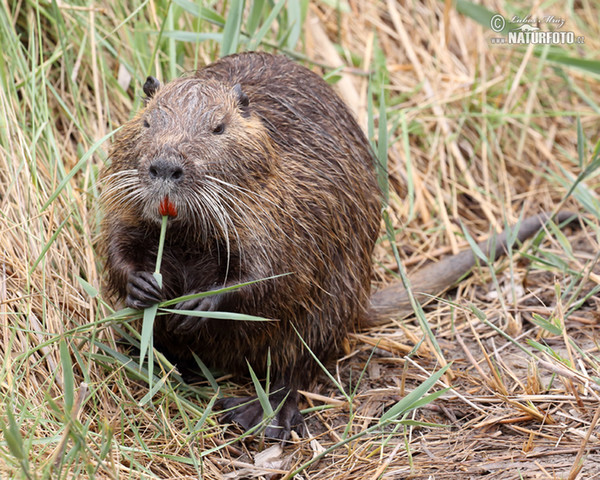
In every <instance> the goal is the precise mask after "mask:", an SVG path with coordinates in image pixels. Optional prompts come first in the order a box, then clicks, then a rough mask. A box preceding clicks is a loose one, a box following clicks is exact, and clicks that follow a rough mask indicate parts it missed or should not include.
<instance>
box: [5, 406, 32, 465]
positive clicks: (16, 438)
mask: <svg viewBox="0 0 600 480" xmlns="http://www.w3.org/2000/svg"><path fill="white" fill-rule="evenodd" d="M6 417H7V418H8V425H6V424H5V423H4V422H2V421H0V429H1V430H2V432H3V433H4V439H5V440H6V444H7V445H8V449H9V450H10V453H12V455H13V456H14V457H15V458H17V459H19V460H25V458H26V457H25V449H24V448H23V437H22V436H21V431H20V430H19V426H18V425H17V422H16V420H15V416H14V414H13V410H12V406H11V405H10V404H7V405H6Z"/></svg>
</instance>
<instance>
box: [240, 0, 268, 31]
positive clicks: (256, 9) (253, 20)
mask: <svg viewBox="0 0 600 480" xmlns="http://www.w3.org/2000/svg"><path fill="white" fill-rule="evenodd" d="M264 8H265V1H264V0H254V1H253V2H252V6H251V7H250V13H249V14H248V18H247V19H246V32H247V33H248V35H249V36H250V38H252V37H253V35H254V32H256V29H257V28H258V24H259V23H260V19H261V17H262V13H263V10H264ZM271 13H273V12H272V11H271Z"/></svg>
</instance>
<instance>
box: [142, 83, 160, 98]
mask: <svg viewBox="0 0 600 480" xmlns="http://www.w3.org/2000/svg"><path fill="white" fill-rule="evenodd" d="M159 88H160V82H159V81H158V80H157V79H156V78H154V77H148V78H147V79H146V83H144V87H143V89H144V93H145V94H146V98H145V100H146V101H148V100H150V99H151V98H152V97H153V96H154V94H155V93H156V91H157V90H158V89H159Z"/></svg>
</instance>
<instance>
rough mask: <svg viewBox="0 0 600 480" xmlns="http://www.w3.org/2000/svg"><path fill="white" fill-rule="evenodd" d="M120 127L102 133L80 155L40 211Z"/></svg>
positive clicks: (42, 209)
mask: <svg viewBox="0 0 600 480" xmlns="http://www.w3.org/2000/svg"><path fill="white" fill-rule="evenodd" d="M121 128H123V127H119V128H117V129H115V130H113V131H112V132H109V133H107V134H106V135H104V136H103V137H102V138H101V139H100V140H98V141H97V142H96V143H94V144H93V145H92V146H91V148H90V149H89V150H88V151H87V152H85V153H84V155H83V156H82V157H81V160H79V161H78V162H77V164H76V165H75V166H74V167H73V168H72V169H71V171H70V172H69V173H68V174H67V175H66V176H65V178H63V179H62V181H61V182H60V184H59V185H58V187H57V189H56V190H55V191H54V193H53V194H52V195H50V198H49V199H48V200H47V201H46V203H44V205H42V208H41V211H42V212H43V211H44V210H46V209H47V208H48V205H50V204H51V203H52V202H53V201H54V200H55V199H56V197H58V196H59V195H60V192H62V190H63V189H64V188H65V186H66V185H67V183H69V181H70V180H71V179H72V178H73V177H74V176H75V174H76V173H77V172H78V171H79V170H81V168H82V167H83V166H84V165H86V164H87V162H88V160H89V159H90V157H91V156H92V155H93V154H94V153H95V152H96V150H97V149H98V148H99V147H100V145H102V144H103V143H104V142H106V141H107V140H108V139H109V138H111V137H112V136H113V135H114V134H115V133H117V132H118V131H119V130H121Z"/></svg>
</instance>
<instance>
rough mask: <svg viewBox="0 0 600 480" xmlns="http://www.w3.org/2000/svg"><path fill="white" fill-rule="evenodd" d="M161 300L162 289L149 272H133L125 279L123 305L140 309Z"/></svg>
mask: <svg viewBox="0 0 600 480" xmlns="http://www.w3.org/2000/svg"><path fill="white" fill-rule="evenodd" d="M161 300H162V290H161V288H160V287H159V286H158V283H157V282H156V278H154V275H152V274H151V273H150V272H133V273H130V274H129V278H128V279H127V298H126V299H125V305H127V306H128V307H129V308H135V309H136V310H142V309H144V308H148V307H150V306H152V305H154V304H155V303H158V302H160V301H161Z"/></svg>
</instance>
